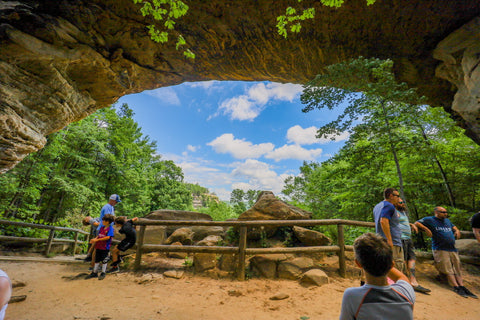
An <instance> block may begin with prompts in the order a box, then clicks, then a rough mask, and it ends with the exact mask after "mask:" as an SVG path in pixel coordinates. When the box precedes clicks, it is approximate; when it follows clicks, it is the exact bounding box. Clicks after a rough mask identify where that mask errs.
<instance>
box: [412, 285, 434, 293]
mask: <svg viewBox="0 0 480 320" xmlns="http://www.w3.org/2000/svg"><path fill="white" fill-rule="evenodd" d="M413 290H415V291H417V292H421V293H429V292H431V291H432V290H430V289H427V288H425V287H422V286H421V285H418V286H414V287H413Z"/></svg>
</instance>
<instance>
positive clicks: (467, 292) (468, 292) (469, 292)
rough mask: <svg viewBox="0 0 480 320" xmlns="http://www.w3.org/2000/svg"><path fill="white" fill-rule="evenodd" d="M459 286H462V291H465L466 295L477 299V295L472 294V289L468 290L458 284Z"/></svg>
mask: <svg viewBox="0 0 480 320" xmlns="http://www.w3.org/2000/svg"><path fill="white" fill-rule="evenodd" d="M460 288H462V290H463V292H465V294H466V295H467V296H469V297H470V298H474V299H478V297H477V295H476V294H474V293H473V292H472V291H470V290H468V289H467V288H465V287H464V286H460Z"/></svg>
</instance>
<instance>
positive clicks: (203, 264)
mask: <svg viewBox="0 0 480 320" xmlns="http://www.w3.org/2000/svg"><path fill="white" fill-rule="evenodd" d="M216 264H217V256H216V254H215V253H195V254H194V255H193V267H194V270H195V272H196V273H200V272H204V271H205V270H209V269H213V268H215V266H216Z"/></svg>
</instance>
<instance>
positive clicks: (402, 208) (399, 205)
mask: <svg viewBox="0 0 480 320" xmlns="http://www.w3.org/2000/svg"><path fill="white" fill-rule="evenodd" d="M395 208H397V210H400V211H405V210H406V209H407V206H406V205H405V201H403V199H402V198H398V202H397V204H395Z"/></svg>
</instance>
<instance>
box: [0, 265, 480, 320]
mask: <svg viewBox="0 0 480 320" xmlns="http://www.w3.org/2000/svg"><path fill="white" fill-rule="evenodd" d="M326 259H327V260H328V259H329V258H326ZM337 263H338V260H337V259H336V258H335V257H331V259H330V260H328V261H326V262H325V267H326V272H327V274H329V276H330V283H329V284H327V285H324V286H322V287H309V288H306V287H303V286H301V285H300V284H299V283H298V282H296V281H289V280H265V279H250V280H247V281H244V282H240V281H236V280H231V279H212V278H207V277H201V276H194V275H192V274H191V273H188V272H187V273H185V275H184V277H183V278H181V279H173V278H167V277H164V276H163V275H162V274H161V273H160V272H158V273H157V272H154V271H153V270H146V271H143V272H142V273H138V274H135V273H133V272H120V273H118V274H109V275H107V278H106V279H105V280H103V281H99V280H98V279H89V280H85V279H84V276H85V275H86V274H87V272H88V271H87V268H88V266H87V265H86V264H69V265H67V264H56V263H55V264H54V263H38V262H37V263H35V262H3V261H2V262H0V268H1V269H3V270H5V271H6V272H7V273H8V274H9V275H10V277H11V278H12V279H13V280H14V281H22V282H25V283H26V286H24V287H18V288H15V289H14V293H13V294H14V295H27V299H26V300H25V301H23V302H17V303H11V304H10V305H9V306H8V309H7V316H6V319H7V320H43V319H45V320H55V319H61V320H64V319H67V320H68V319H77V320H80V319H81V320H84V319H102V320H107V319H112V320H123V319H125V320H134V319H139V320H140V319H141V320H147V319H162V320H193V319H198V320H207V319H208V320H209V319H212V320H227V319H228V320H255V319H258V320H260V319H261V320H269V319H272V320H273V319H275V320H296V319H300V320H306V319H311V320H313V319H338V317H339V314H340V305H341V301H342V295H343V291H344V290H345V289H346V288H348V287H351V286H358V285H359V277H358V270H357V269H354V268H353V266H352V265H351V264H352V263H351V261H349V264H350V267H349V269H348V277H347V279H343V278H340V277H338V276H336V275H335V267H334V265H335V264H337ZM337 265H338V264H337ZM465 267H466V268H467V270H465V274H464V279H465V283H466V286H467V287H469V288H471V290H472V291H473V292H475V293H476V294H478V295H479V296H480V271H479V269H478V268H475V267H472V266H465ZM417 272H418V278H419V280H420V283H421V284H422V285H423V286H425V287H428V288H430V289H431V290H432V293H431V294H430V295H425V294H420V293H418V294H417V301H416V303H415V309H414V317H415V319H419V320H422V319H423V320H430V319H435V320H442V319H445V320H451V319H456V320H473V319H479V316H480V300H475V299H472V298H462V297H460V296H458V295H456V294H455V293H454V292H453V291H451V290H450V289H449V287H448V286H447V285H446V284H444V283H441V282H439V281H438V280H437V279H436V276H437V272H436V271H435V269H434V268H433V266H432V264H431V262H425V263H422V264H419V265H418V266H417ZM278 293H284V294H286V295H288V296H289V297H288V298H286V299H284V300H271V299H270V298H271V297H273V296H274V295H276V294H278Z"/></svg>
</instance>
